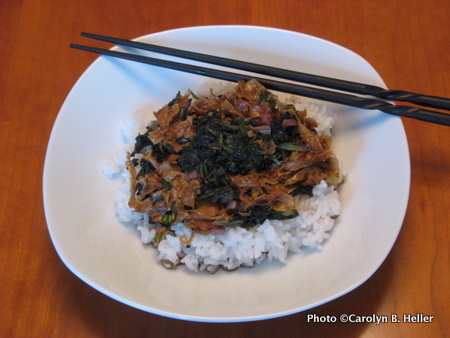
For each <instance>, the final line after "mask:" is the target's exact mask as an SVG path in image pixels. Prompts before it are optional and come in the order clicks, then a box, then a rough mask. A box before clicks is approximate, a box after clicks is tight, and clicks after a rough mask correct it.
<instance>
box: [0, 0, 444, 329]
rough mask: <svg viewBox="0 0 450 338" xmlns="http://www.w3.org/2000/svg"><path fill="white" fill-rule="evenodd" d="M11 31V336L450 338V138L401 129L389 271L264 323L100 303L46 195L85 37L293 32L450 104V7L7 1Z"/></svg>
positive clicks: (5, 179)
mask: <svg viewBox="0 0 450 338" xmlns="http://www.w3.org/2000/svg"><path fill="white" fill-rule="evenodd" d="M0 18H1V20H0V36H1V48H0V151H1V153H0V156H1V158H0V159H1V162H2V163H1V165H0V198H1V203H0V276H1V277H0V281H1V285H0V308H1V309H2V310H1V312H2V313H1V315H0V336H2V337H14V336H15V337H37V336H40V337H64V336H67V337H126V336H127V337H128V336H131V337H133V336H153V337H178V336H183V337H194V336H201V337H203V336H204V337H206V336H208V337H213V336H215V337H227V336H230V337H231V336H233V337H249V336H255V337H256V336H258V337H272V336H277V337H294V336H295V337H297V336H316V337H318V336H326V337H332V336H339V337H344V336H345V337H359V336H365V337H379V336H389V337H400V336H405V337H444V336H447V337H448V336H449V335H450V292H449V284H450V283H449V282H450V272H449V270H450V269H449V216H450V213H449V207H450V205H449V199H450V193H449V191H450V185H449V173H450V129H449V128H448V127H443V126H438V125H433V124H429V123H425V122H419V121H416V120H411V119H404V121H403V122H404V125H405V129H406V133H407V137H408V140H409V147H410V152H411V167H412V182H411V194H410V202H409V206H408V211H407V214H406V218H405V221H404V224H403V228H402V230H401V233H400V236H399V238H398V240H397V242H396V244H395V246H394V248H393V250H392V252H391V253H390V255H389V256H388V258H387V259H386V261H385V262H384V263H383V265H382V266H381V267H380V269H379V270H378V271H377V272H376V273H375V274H374V275H373V276H372V277H371V278H370V279H369V280H368V281H367V282H366V283H364V284H363V285H362V286H360V287H359V288H357V289H356V290H354V291H353V292H351V293H349V294H347V295H345V296H343V297H341V298H339V299H336V300H334V301H332V302H330V303H328V304H325V305H323V306H320V307H317V308H314V309H312V310H309V311H306V312H304V313H298V314H294V315H290V316H287V317H283V318H277V319H273V320H266V321H258V322H249V323H233V324H217V323H216V324H214V323H195V322H184V321H178V320H174V319H168V318H163V317H159V316H156V315H153V314H148V313H145V312H142V311H139V310H136V309H134V308H131V307H128V306H126V305H123V304H121V303H119V302H117V301H114V300H112V299H110V298H108V297H106V296H104V295H103V294H101V293H99V292H97V291H95V290H94V289H92V288H91V287H89V286H88V285H86V284H85V283H83V282H82V281H81V280H80V279H78V278H77V277H76V276H75V275H73V274H72V273H71V272H70V271H69V270H68V269H67V268H66V267H65V265H64V264H63V263H62V262H61V260H60V259H59V257H58V255H57V254H56V252H55V250H54V248H53V245H52V243H51V240H50V238H49V235H48V232H47V228H46V222H45V218H44V210H43V203H42V183H41V182H42V170H43V164H44V158H45V151H46V146H47V142H48V138H49V135H50V132H51V128H52V125H53V122H54V120H55V118H56V115H57V114H58V111H59V109H60V107H61V105H62V103H63V101H64V99H65V97H66V95H67V94H68V92H69V90H70V89H71V87H72V86H73V85H74V83H75V81H76V80H77V79H78V77H79V76H80V75H81V74H82V73H83V72H84V70H85V69H86V67H88V66H89V64H90V63H91V62H93V61H94V59H95V58H96V56H95V55H93V54H90V53H82V52H79V51H78V52H77V51H74V50H72V49H70V48H69V43H71V42H82V41H83V40H82V39H81V38H80V37H79V33H80V32H81V31H88V32H93V33H99V34H106V35H112V36H121V37H125V38H133V37H137V36H141V35H144V34H148V33H152V32H157V31H162V30H167V29H172V28H178V27H187V26H198V25H215V24H247V25H260V26H269V27H276V28H283V29H289V30H294V31H298V32H302V33H307V34H311V35H315V36H318V37H320V38H324V39H327V40H330V41H333V42H335V43H338V44H340V45H342V46H344V47H347V48H349V49H351V50H353V51H355V52H356V53H358V54H360V55H361V56H363V57H364V58H365V59H366V60H368V61H369V62H370V63H371V64H372V65H373V66H374V67H375V69H377V71H378V72H379V73H380V75H381V76H382V77H383V79H384V80H385V82H386V83H387V85H388V87H389V88H392V89H405V90H410V91H415V92H419V93H425V94H433V95H438V96H446V97H449V96H450V58H449V51H450V50H449V48H450V1H448V0H427V1H424V0H389V1H385V0H369V1H363V0H360V1H358V0H316V1H312V0H310V1H307V0H276V1H258V0H247V1H239V0H227V1H221V2H219V1H210V0H207V1H189V0H176V1H175V0H174V1H170V0H169V1H162V0H161V1H157V0H154V1H151V0H148V1H146V0H139V1H137V0H126V1H124V0H119V1H100V0H99V1H76V0H74V1H68V0H67V1H65V0H61V1H52V0H1V1H0ZM380 184H382V182H380ZM380 212H382V211H381V210H380ZM311 313H315V314H317V315H336V316H339V315H340V314H341V313H348V314H350V313H354V314H356V315H371V314H377V315H388V316H390V315H391V314H393V313H396V314H398V315H399V316H403V314H417V313H423V314H425V315H431V316H434V319H433V322H432V323H431V324H425V323H415V324H414V323H401V324H395V323H385V324H381V325H375V324H367V323H362V324H355V323H353V324H351V323H346V324H344V323H339V322H338V323H307V320H306V316H307V314H311Z"/></svg>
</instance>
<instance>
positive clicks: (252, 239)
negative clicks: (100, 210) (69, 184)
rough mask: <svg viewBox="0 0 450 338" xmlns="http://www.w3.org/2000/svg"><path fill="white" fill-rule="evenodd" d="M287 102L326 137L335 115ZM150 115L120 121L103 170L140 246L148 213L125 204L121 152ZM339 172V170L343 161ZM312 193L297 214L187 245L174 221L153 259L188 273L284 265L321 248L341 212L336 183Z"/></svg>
mask: <svg viewBox="0 0 450 338" xmlns="http://www.w3.org/2000/svg"><path fill="white" fill-rule="evenodd" d="M288 101H289V102H290V103H295V104H296V106H297V108H299V109H307V112H308V113H307V114H308V116H309V117H312V118H314V119H315V120H316V121H317V122H318V127H317V128H316V130H317V132H318V133H319V135H330V133H331V128H332V126H333V124H334V121H335V116H334V113H333V112H331V111H330V110H329V109H328V108H327V107H326V106H322V107H321V106H318V105H314V104H304V103H298V102H296V101H295V99H294V98H291V99H289V100H288ZM151 118H152V114H151V113H146V112H137V113H136V114H133V115H131V116H129V117H128V118H127V119H126V120H125V121H124V123H123V125H122V129H121V132H122V136H123V139H124V147H123V149H121V150H120V151H119V152H118V154H116V155H114V156H113V157H112V158H110V159H108V160H106V161H105V163H104V165H103V168H102V172H103V174H104V175H105V176H106V177H109V178H114V177H120V179H121V180H122V181H123V185H122V187H121V189H119V191H117V193H116V199H115V211H116V214H117V219H118V220H119V221H120V222H121V223H125V224H128V225H131V226H135V227H136V229H137V230H138V231H139V233H140V238H141V241H142V243H144V244H152V241H153V238H154V236H155V233H156V231H155V230H154V229H153V225H152V224H149V223H148V216H147V215H145V214H140V213H137V212H134V211H133V210H132V208H130V207H129V206H128V199H129V198H130V187H129V172H128V171H127V170H126V168H125V159H126V152H127V151H129V152H131V151H132V150H133V147H134V141H135V137H136V136H137V134H138V133H143V132H145V127H146V125H147V124H148V122H149V121H150V120H151ZM341 172H344V169H343V167H342V165H341ZM312 193H313V195H312V196H311V197H310V196H306V195H304V196H301V197H300V198H298V204H297V209H298V212H299V216H298V217H297V218H295V219H290V220H285V221H279V220H267V221H265V222H264V223H263V224H261V225H259V226H255V227H253V228H251V229H249V230H247V229H244V228H240V227H234V228H227V229H226V232H225V233H224V234H223V235H211V234H209V235H202V234H198V233H196V234H195V235H194V237H193V240H192V242H191V243H190V244H183V243H182V242H181V241H180V237H182V236H185V237H186V238H190V237H191V231H192V230H191V229H190V228H188V227H186V226H184V225H183V224H181V223H180V224H177V225H176V226H173V227H172V230H173V232H174V234H173V235H167V236H166V237H165V238H164V239H163V240H161V242H160V243H159V244H158V246H157V250H158V252H159V255H158V260H160V261H161V262H163V265H164V266H166V267H174V266H176V265H179V264H184V265H185V266H186V267H187V268H188V269H189V270H192V271H204V270H206V271H209V272H215V271H216V270H217V269H218V268H220V267H222V268H224V269H228V270H233V269H236V268H238V267H242V266H246V267H251V266H253V265H255V264H258V263H260V262H262V261H265V260H267V261H269V262H270V261H280V262H283V263H286V262H287V258H288V255H289V254H290V253H295V254H301V253H302V252H303V251H304V250H305V249H314V250H317V251H320V250H322V245H323V244H324V242H325V241H326V240H327V238H328V237H329V235H330V231H331V230H332V229H333V226H334V224H335V218H336V217H337V216H338V215H339V214H340V211H341V204H340V200H339V196H338V193H337V191H336V186H328V185H327V184H326V183H325V182H324V181H322V182H321V183H320V184H318V185H316V186H315V187H314V189H313V191H312Z"/></svg>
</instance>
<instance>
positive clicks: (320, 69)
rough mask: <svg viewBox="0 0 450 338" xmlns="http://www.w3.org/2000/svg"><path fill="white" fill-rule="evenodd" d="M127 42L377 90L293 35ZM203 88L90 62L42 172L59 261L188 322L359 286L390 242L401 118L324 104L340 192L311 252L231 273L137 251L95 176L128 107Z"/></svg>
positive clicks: (245, 317)
mask: <svg viewBox="0 0 450 338" xmlns="http://www.w3.org/2000/svg"><path fill="white" fill-rule="evenodd" d="M137 40H139V41H144V42H151V43H155V44H161V45H167V46H171V47H176V48H181V49H187V50H193V51H198V52H203V53H210V54H216V55H221V56H225V57H229V58H235V59H242V60H248V61H252V62H256V63H261V64H267V65H272V66H277V67H282V68H288V69H294V70H299V71H303V72H309V73H315V74H320V75H325V76H329V77H337V78H343V79H348V80H353V81H359V82H365V83H370V84H373V85H378V86H382V87H384V86H385V85H384V83H383V81H382V79H381V78H380V76H379V75H378V74H377V72H376V71H375V70H374V69H373V67H372V66H371V65H370V64H369V63H368V62H367V61H365V60H364V59H363V58H361V57H360V56H358V55H357V54H355V53H353V52H351V51H349V50H347V49H345V48H343V47H341V46H338V45H336V44H334V43H331V42H328V41H324V40H321V39H318V38H315V37H312V36H308V35H304V34H300V33H296V32H290V31H284V30H279V29H272V28H263V27H253V26H205V27H192V28H185V29H176V30H171V31H166V32H161V33H156V34H151V35H147V36H144V37H141V38H138V39H137ZM74 53H80V52H79V51H74ZM165 58H167V59H170V58H169V57H165ZM208 81H210V80H209V79H206V78H204V77H201V76H196V75H189V74H184V73H180V72H177V71H170V70H165V69H161V68H156V67H153V66H148V65H143V64H138V63H133V62H130V61H123V60H118V59H112V58H109V57H99V58H98V59H97V60H96V61H95V62H94V63H93V64H92V65H91V66H90V67H89V68H88V69H87V70H86V72H85V73H84V74H83V75H82V76H81V78H80V79H79V80H78V82H77V83H76V84H75V86H74V87H73V89H72V91H71V92H70V94H69V95H68V97H67V99H66V101H65V102H64V105H63V106H62V108H61V111H60V112H59V115H58V117H57V119H56V122H55V125H54V128H53V131H52V134H51V137H50V141H49V145H48V151H47V157H46V161H45V168H44V183H43V186H44V205H45V213H46V218H47V223H48V229H49V233H50V236H51V238H52V241H53V243H54V246H55V248H56V250H57V252H58V254H59V256H60V257H61V259H62V260H63V262H64V263H65V264H66V265H67V266H68V268H69V269H70V270H71V271H73V273H74V274H75V275H77V276H78V277H79V278H81V279H82V280H83V281H85V282H86V283H87V284H89V285H91V286H92V287H94V288H95V289H97V290H99V291H100V292H102V293H104V294H106V295H108V296H110V297H112V298H114V299H116V300H118V301H120V302H123V303H125V304H128V305H130V306H133V307H136V308H138V309H141V310H144V311H148V312H152V313H155V314H158V315H162V316H167V317H173V318H178V319H185V320H193V321H209V322H234V321H249V320H260V319H267V318H274V317H278V316H283V315H288V314H292V313H295V312H299V311H304V310H307V309H310V308H312V307H315V306H318V305H320V304H323V303H325V302H328V301H331V300H333V299H335V298H337V297H340V296H342V295H344V294H345V293H347V292H349V291H351V290H353V289H354V288H356V287H358V286H359V285H360V284H362V283H363V282H364V281H366V280H367V279H368V278H369V277H370V276H371V275H372V274H373V273H374V272H375V271H376V270H377V268H378V267H379V266H380V264H381V263H382V262H383V261H384V259H385V258H386V256H387V255H388V253H389V251H390V250H391V248H392V246H393V244H394V242H395V240H396V238H397V235H398V233H399V231H400V228H401V225H402V222H403V218H404V215H405V211H406V207H407V203H408V195H409V184H410V163H409V153H408V146H407V141H406V137H405V132H404V129H403V126H402V123H401V120H400V119H399V118H397V117H393V116H388V115H386V114H383V113H380V112H379V111H365V110H360V109H354V108H349V107H346V106H340V105H335V104H330V105H329V106H330V107H331V108H332V109H333V110H334V111H336V112H337V113H338V114H339V118H338V121H337V124H336V127H335V130H334V138H335V140H334V150H335V152H336V154H337V156H338V158H339V159H340V160H341V161H343V162H344V164H345V166H346V167H347V169H348V172H349V174H348V178H347V181H346V183H345V184H344V185H343V186H342V187H341V189H340V195H341V200H342V214H341V216H340V217H339V219H338V220H337V223H336V226H335V228H334V230H333V232H332V235H331V237H330V238H329V240H328V241H327V242H326V243H325V245H324V249H323V251H322V252H314V253H309V254H305V255H291V256H290V257H289V260H288V264H286V265H284V264H281V263H265V264H261V265H259V266H257V267H255V268H253V269H239V270H237V271H235V272H232V273H226V272H224V271H221V272H219V273H217V274H215V275H209V274H207V273H198V274H195V273H192V272H188V271H187V270H186V269H185V268H183V267H181V268H179V269H177V270H175V271H172V270H166V269H164V268H163V267H162V266H161V265H160V263H158V262H157V261H156V250H154V249H152V248H148V247H144V246H143V245H141V243H140V239H139V236H138V235H137V233H136V232H135V230H134V229H130V228H127V227H125V226H124V225H122V224H120V223H118V221H117V220H116V219H115V215H114V193H115V191H116V189H118V185H119V182H115V181H111V180H108V179H106V178H105V177H103V176H102V174H101V171H100V167H101V164H102V162H103V161H104V159H105V158H106V157H108V156H109V155H111V154H114V153H115V152H116V151H117V150H118V149H119V148H120V147H121V142H122V141H121V136H120V124H121V122H122V120H123V119H124V117H125V116H126V115H128V114H130V113H132V112H134V111H136V110H140V109H153V110H156V109H157V108H159V107H160V106H162V105H163V104H165V103H167V102H168V101H169V100H170V99H172V98H173V96H174V95H175V94H176V92H177V91H179V90H180V91H181V92H182V93H183V92H184V91H186V90H187V89H192V90H194V92H195V91H196V90H202V88H205V84H207V83H208ZM319 103H320V104H323V102H319Z"/></svg>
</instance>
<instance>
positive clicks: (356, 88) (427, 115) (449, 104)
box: [70, 33, 450, 126]
mask: <svg viewBox="0 0 450 338" xmlns="http://www.w3.org/2000/svg"><path fill="white" fill-rule="evenodd" d="M81 35H82V36H84V37H88V38H92V39H96V40H102V41H107V42H112V43H114V44H118V45H122V46H127V47H133V48H137V49H142V50H146V51H151V52H156V53H160V54H165V55H170V56H175V57H180V58H185V59H189V60H194V61H200V62H205V63H210V64H214V65H218V66H225V67H229V68H235V69H239V70H243V71H246V72H251V73H258V74H262V75H267V76H271V77H277V78H281V79H285V80H291V81H296V82H302V83H306V84H310V85H314V86H317V87H308V86H304V85H300V84H293V83H285V82H281V81H276V80H271V79H267V78H261V77H255V76H250V75H244V74H237V73H232V72H227V71H221V70H217V69H211V68H205V67H201V66H194V65H190V64H183V63H178V62H173V61H168V60H162V59H155V58H151V57H147V56H141V55H136V54H129V53H124V52H118V51H113V50H110V49H101V48H96V47H89V46H84V45H77V44H71V45H70V47H72V48H76V49H80V50H84V51H89V52H93V53H98V54H102V55H107V56H112V57H116V58H121V59H125V60H130V61H136V62H140V63H145V64H149V65H153V66H159V67H164V68H169V69H173V70H178V71H183V72H187V73H191V74H197V75H203V76H207V77H212V78H216V79H220V80H226V81H232V82H237V81H239V80H249V79H252V78H253V79H255V80H257V81H259V82H260V83H261V84H262V85H263V86H265V87H266V88H268V89H270V90H276V91H280V92H285V93H289V94H294V95H300V96H305V97H309V98H313V99H318V100H323V101H328V102H333V103H338V104H343V105H347V106H352V107H356V108H362V109H378V110H380V111H382V112H385V113H388V114H392V115H396V116H401V117H410V118H414V119H418V120H422V121H426V122H431V123H436V124H441V125H445V126H450V114H445V113H442V112H438V111H433V110H428V109H424V108H420V107H413V106H404V105H394V104H392V103H390V102H387V101H384V100H389V101H403V102H409V103H413V104H415V105H421V106H426V107H432V108H437V109H443V110H450V99H448V98H443V97H437V96H430V95H423V94H417V93H412V92H407V91H402V90H387V89H384V88H381V87H377V86H373V85H368V84H363V83H358V82H352V81H346V80H341V79H334V78H330V77H324V76H318V75H313V74H307V73H302V72H296V71H291V70H287V69H281V68H274V67H269V66H264V65H259V64H255V63H250V62H244V61H237V60H233V59H227V58H222V57H217V56H212V55H207V54H200V53H195V52H189V51H184V50H180V49H175V48H169V47H163V46H157V45H153V44H147V43H142V42H137V41H132V40H125V39H120V38H114V37H108V36H104V35H98V34H91V33H81ZM318 87H325V88H330V89H335V90H338V91H334V90H326V89H321V88H318ZM345 92H350V93H354V94H360V95H364V96H358V95H352V94H348V93H345ZM373 97H376V98H379V99H382V100H378V99H375V98H373Z"/></svg>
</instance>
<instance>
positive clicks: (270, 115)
mask: <svg viewBox="0 0 450 338" xmlns="http://www.w3.org/2000/svg"><path fill="white" fill-rule="evenodd" d="M155 117H156V121H154V122H152V123H151V124H150V125H149V126H148V128H147V132H146V133H144V134H141V135H138V136H137V137H136V143H135V149H134V151H133V152H132V153H131V154H128V161H127V167H128V170H129V171H130V174H131V180H130V181H131V198H130V200H129V205H130V207H132V208H134V209H135V210H136V211H137V212H140V213H146V214H147V215H148V216H149V217H150V221H151V222H152V223H155V224H157V225H158V227H160V228H165V229H168V228H170V226H171V225H173V224H176V223H178V222H183V223H184V224H186V225H187V226H188V227H190V228H192V229H193V230H194V231H195V232H200V233H209V232H211V231H212V230H217V229H223V228H225V227H227V226H240V227H252V226H255V225H258V224H261V223H263V222H264V221H265V220H266V219H288V218H293V217H296V216H297V215H298V213H297V210H296V207H295V206H296V198H295V196H297V195H300V194H310V193H311V189H312V187H313V186H314V185H316V184H318V183H319V182H320V181H322V180H326V181H327V182H328V183H330V184H335V183H338V179H339V166H338V163H337V160H336V158H335V156H334V154H333V152H332V151H331V149H330V144H331V138H330V137H327V136H318V134H317V133H316V132H315V129H314V128H315V127H317V124H316V122H315V121H314V120H312V119H311V118H308V117H306V112H305V111H298V110H296V108H295V107H294V106H293V105H285V104H282V103H281V102H279V101H278V98H277V97H276V96H275V95H274V94H273V93H271V92H269V91H268V90H267V89H266V88H264V87H263V86H262V85H261V84H260V83H258V82H257V81H254V80H251V81H248V82H239V83H238V85H237V86H236V88H235V90H234V91H232V92H227V93H225V94H222V95H215V94H213V93H211V95H209V96H208V97H206V98H198V97H196V96H195V95H193V94H192V93H191V92H188V93H186V94H185V95H183V96H182V95H181V94H180V93H177V95H176V96H175V98H174V99H173V100H171V101H170V102H169V103H168V104H167V105H165V106H164V107H162V108H161V109H160V110H159V111H157V112H156V113H155ZM215 232H217V231H215ZM164 233H165V230H164V231H163V230H161V231H159V232H158V236H159V237H160V236H161V234H164Z"/></svg>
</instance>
